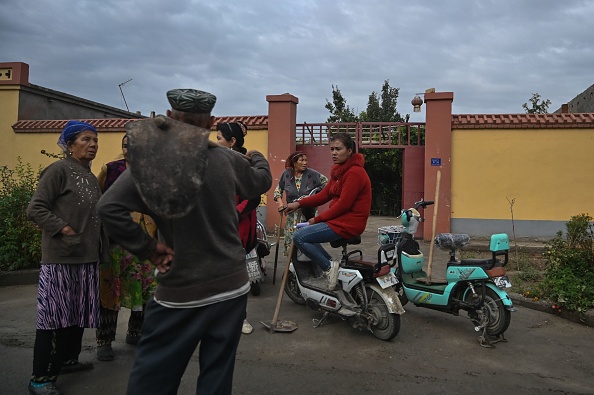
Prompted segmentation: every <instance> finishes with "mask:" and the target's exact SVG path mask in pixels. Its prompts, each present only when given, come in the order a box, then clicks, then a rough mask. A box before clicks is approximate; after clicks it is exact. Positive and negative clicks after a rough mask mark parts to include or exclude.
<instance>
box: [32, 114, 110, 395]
mask: <svg viewBox="0 0 594 395" xmlns="http://www.w3.org/2000/svg"><path fill="white" fill-rule="evenodd" d="M58 145H59V146H60V147H61V148H62V150H63V151H64V154H65V156H66V157H65V158H64V159H62V160H59V161H57V162H54V163H52V164H51V165H49V166H48V167H46V168H45V169H44V170H43V171H42V173H41V176H40V178H39V184H38V185H37V189H36V191H35V193H34V194H33V198H32V199H31V202H30V203H29V206H28V207H27V216H28V217H29V219H31V220H33V221H34V222H35V223H36V224H37V225H39V227H40V228H41V229H42V230H43V232H42V236H41V267H40V269H39V287H38V294H37V324H36V329H37V330H36V333H35V346H34V349H33V374H32V376H31V381H30V382H29V392H30V393H32V394H44V395H55V394H60V393H61V392H60V390H59V389H58V388H57V386H56V385H55V382H56V380H57V378H58V374H59V373H70V372H76V371H81V370H87V369H91V368H92V367H93V365H92V364H91V363H90V362H79V361H78V356H79V354H80V352H81V341H82V336H83V331H84V328H96V327H97V325H98V323H99V260H100V249H101V246H102V240H101V239H102V237H101V223H100V221H99V216H98V215H97V212H96V211H95V205H96V204H97V202H98V201H99V197H100V196H101V190H100V188H99V183H98V182H97V178H96V177H95V176H94V175H93V173H91V168H90V163H91V161H92V160H93V159H94V158H95V155H96V154H97V150H98V148H99V144H98V138H97V130H96V129H95V128H94V127H93V126H92V125H90V124H88V123H85V122H80V121H74V120H73V121H69V122H68V123H67V124H66V126H65V127H64V130H63V131H62V133H61V135H60V138H59V140H58ZM106 241H107V239H104V240H103V242H106ZM104 246H105V247H106V246H107V244H104ZM105 252H106V251H105Z"/></svg>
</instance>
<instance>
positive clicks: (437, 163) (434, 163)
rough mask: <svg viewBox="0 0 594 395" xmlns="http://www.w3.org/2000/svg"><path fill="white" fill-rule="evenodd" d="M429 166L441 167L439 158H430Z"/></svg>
mask: <svg viewBox="0 0 594 395" xmlns="http://www.w3.org/2000/svg"><path fill="white" fill-rule="evenodd" d="M431 166H441V158H431Z"/></svg>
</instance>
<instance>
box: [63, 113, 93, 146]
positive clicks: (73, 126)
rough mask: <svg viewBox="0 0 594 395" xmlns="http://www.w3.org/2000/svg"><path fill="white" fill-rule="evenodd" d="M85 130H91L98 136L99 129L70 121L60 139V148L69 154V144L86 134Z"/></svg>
mask: <svg viewBox="0 0 594 395" xmlns="http://www.w3.org/2000/svg"><path fill="white" fill-rule="evenodd" d="M85 130H90V131H91V132H94V133H95V134H97V129H95V127H94V126H93V125H91V124H89V123H86V122H81V121H76V120H72V121H68V123H66V126H64V129H63V130H62V134H60V138H59V139H58V147H60V148H62V151H64V152H68V143H69V142H70V141H72V140H74V139H75V138H76V135H77V134H79V133H80V132H84V131H85Z"/></svg>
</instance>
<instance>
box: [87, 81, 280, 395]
mask: <svg viewBox="0 0 594 395" xmlns="http://www.w3.org/2000/svg"><path fill="white" fill-rule="evenodd" d="M167 98H168V100H169V103H170V104H171V110H168V111H167V116H168V117H169V118H172V119H174V120H177V121H182V122H184V123H187V124H191V125H194V126H198V127H201V128H205V129H208V130H210V128H211V126H212V124H213V121H214V117H212V116H211V115H210V112H211V110H212V108H213V107H214V104H215V101H216V97H215V96H214V95H212V94H210V93H207V92H202V91H197V90H193V89H174V90H171V91H169V92H167ZM196 130H197V133H198V131H199V130H200V129H196ZM204 132H206V135H208V131H204ZM170 135H171V133H170V134H167V136H170ZM169 138H170V137H169ZM133 148H134V139H133V136H131V137H130V141H129V149H130V150H132V149H133ZM141 148H142V147H137V149H138V150H140V149H141ZM180 149H184V147H180ZM186 149H187V148H186ZM202 154H203V155H206V157H207V158H206V159H207V167H206V171H205V173H204V176H203V177H204V179H203V183H202V186H201V187H200V189H199V191H198V193H197V196H196V204H195V205H194V207H193V208H192V209H191V210H189V212H188V213H187V214H185V215H184V216H182V217H180V218H173V219H172V218H167V216H164V215H161V214H159V213H158V212H157V211H159V210H158V208H155V207H154V206H153V207H152V208H151V207H149V205H147V203H146V201H145V200H144V199H143V196H144V195H143V194H142V189H140V190H139V188H138V187H137V185H138V183H142V182H143V180H139V179H135V178H134V177H135V175H134V172H133V171H126V172H124V173H123V174H122V175H121V176H120V177H119V178H118V180H117V181H116V182H115V183H114V184H113V185H112V186H111V188H110V189H109V190H108V191H107V192H106V193H105V194H104V195H103V197H102V198H101V200H100V201H99V203H98V211H99V215H100V217H101V219H102V221H103V224H104V226H105V227H106V229H107V232H108V234H109V236H110V237H111V238H113V239H114V240H115V241H116V242H117V243H119V244H120V245H121V246H122V247H124V248H125V249H126V250H128V251H130V252H132V253H134V254H136V255H137V256H138V257H139V258H140V259H145V258H148V259H150V260H151V262H152V263H153V264H154V265H155V266H157V268H158V270H159V272H160V273H159V274H158V278H157V289H156V291H155V294H154V297H153V298H151V299H150V300H149V301H148V303H147V306H146V312H145V319H144V324H143V328H142V337H141V338H140V341H139V343H138V349H137V353H136V358H135V361H134V366H133V367H132V371H131V373H130V379H129V382H128V390H127V393H128V394H176V393H177V389H178V387H179V384H180V380H181V377H182V375H183V374H184V371H185V369H186V367H187V364H188V362H189V360H190V358H191V356H192V354H193V353H194V351H195V349H196V347H198V345H199V360H200V374H199V377H198V379H197V384H196V393H200V394H231V391H232V386H233V370H234V366H235V354H236V351H237V346H238V344H239V340H240V338H241V328H242V324H243V320H244V318H245V316H246V305H247V294H248V292H249V289H250V282H249V277H248V273H247V269H246V265H245V251H244V249H243V245H242V243H241V240H240V238H239V233H238V231H237V226H238V216H237V212H236V210H235V196H236V195H239V196H240V197H242V198H245V199H250V198H254V197H256V196H259V195H261V194H262V193H264V192H266V191H267V190H268V189H269V188H270V186H271V183H272V175H271V173H270V167H269V165H268V162H267V161H266V159H265V158H264V156H263V155H262V154H261V153H259V152H257V151H249V152H248V153H247V154H246V156H247V157H248V158H249V161H248V160H246V157H244V156H243V155H241V154H239V153H237V152H234V151H232V150H229V149H225V148H224V147H209V148H207V149H205V150H204V152H203V153H197V154H196V155H202ZM132 159H133V158H131V163H130V166H131V169H132V170H133V169H134V163H133V161H132ZM177 159H178V158H176V157H171V158H168V159H167V160H170V161H172V163H174V162H175V161H176V160H177ZM144 181H146V180H144ZM154 185H158V183H154ZM130 211H138V212H142V213H145V214H148V215H150V216H151V217H152V218H153V219H154V220H155V222H156V223H157V227H158V229H159V234H160V239H159V240H158V241H157V240H155V239H153V238H151V237H149V236H148V235H147V234H146V233H145V232H143V231H142V230H141V228H140V227H139V226H138V224H136V223H135V222H134V221H132V218H131V217H130V214H129V213H130Z"/></svg>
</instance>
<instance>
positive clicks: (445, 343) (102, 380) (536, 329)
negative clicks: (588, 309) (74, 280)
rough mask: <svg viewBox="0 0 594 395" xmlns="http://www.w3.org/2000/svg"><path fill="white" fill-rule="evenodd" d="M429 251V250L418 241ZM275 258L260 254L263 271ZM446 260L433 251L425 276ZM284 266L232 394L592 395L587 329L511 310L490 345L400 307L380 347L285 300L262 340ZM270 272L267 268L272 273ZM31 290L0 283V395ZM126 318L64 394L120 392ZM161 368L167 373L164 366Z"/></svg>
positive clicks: (13, 377) (22, 358)
mask: <svg viewBox="0 0 594 395" xmlns="http://www.w3.org/2000/svg"><path fill="white" fill-rule="evenodd" d="M394 221H395V219H394V218H388V217H373V218H372V219H371V221H370V223H369V224H368V229H367V231H366V233H365V237H364V243H363V245H362V249H363V250H364V251H365V252H368V253H373V252H375V250H376V248H377V228H378V227H380V226H387V225H395V223H394ZM422 249H423V250H424V252H425V253H426V254H428V249H429V246H428V245H427V244H423V245H422ZM273 259H274V256H273V255H272V254H271V256H269V257H268V262H269V265H270V266H271V265H272V262H273ZM446 260H447V254H446V253H445V252H443V251H439V250H436V251H435V259H434V269H433V271H434V273H438V272H439V271H440V268H441V270H443V268H444V266H445V264H444V263H445V262H446ZM285 263H286V260H285V259H284V258H281V259H280V262H279V271H278V273H277V276H278V277H277V281H276V285H272V281H271V279H270V278H268V279H267V280H266V281H265V283H264V284H263V285H262V294H261V295H259V296H257V297H254V296H251V295H250V298H249V302H248V318H249V319H250V321H251V322H252V323H253V324H254V333H252V334H251V335H248V336H243V339H242V341H241V343H240V346H239V350H238V355H237V364H236V373H235V380H234V387H235V390H234V393H236V394H262V393H263V394H278V393H283V394H310V393H311V394H314V393H328V394H339V393H343V394H351V393H393V394H397V393H426V394H449V393H460V394H465V393H476V392H481V393H483V394H496V393H505V392H507V393H512V394H515V393H518V394H520V393H530V394H549V393H562V394H588V393H589V394H592V393H594V378H593V376H592V371H593V370H594V341H593V339H594V329H593V328H590V327H588V326H585V325H582V324H577V323H574V322H571V321H568V320H565V319H562V318H560V317H556V316H554V315H551V314H545V313H543V312H541V311H538V310H534V309H532V308H530V309H528V308H525V307H524V306H519V307H518V311H517V312H515V313H513V315H512V323H511V325H510V329H509V330H508V332H507V338H508V339H509V342H508V343H500V344H498V345H497V347H496V348H495V349H485V348H482V347H480V346H479V345H478V341H477V334H476V333H475V332H474V330H473V328H472V324H471V323H470V322H469V321H468V320H467V319H464V318H463V317H453V316H449V315H446V314H443V313H439V312H434V311H431V310H427V309H420V308H416V307H414V306H410V305H407V306H406V307H405V309H406V313H405V314H404V315H403V316H402V327H401V331H400V333H399V335H398V336H397V337H396V339H394V341H392V342H382V341H379V340H377V339H375V338H374V337H373V336H372V335H371V334H369V333H367V332H359V331H357V330H354V329H352V328H350V327H349V326H348V325H347V324H346V323H345V322H343V321H341V320H340V319H338V318H337V317H332V318H331V319H329V320H328V322H327V323H326V324H325V325H324V326H322V327H320V328H313V325H312V319H313V318H319V316H320V315H319V314H318V313H317V312H314V311H311V310H309V309H307V308H304V307H302V306H297V305H295V304H293V303H292V302H291V301H290V300H289V299H288V298H286V297H285V298H284V300H283V304H282V308H281V312H280V316H279V318H280V319H289V320H292V321H295V322H296V323H297V324H298V326H299V329H298V330H297V331H295V332H293V333H288V334H283V333H277V334H270V333H269V332H268V331H267V330H265V329H264V327H262V326H261V325H259V324H258V323H259V321H266V320H271V319H272V315H273V313H274V306H275V303H276V300H277V296H278V290H279V285H280V273H281V272H282V270H283V269H284V267H285ZM271 272H272V270H269V273H271ZM35 295H36V286H35V285H13V286H5V287H0V322H1V324H0V355H1V356H2V358H0V394H25V393H26V390H25V389H26V384H27V380H28V376H29V375H30V369H31V361H32V355H33V351H32V348H33V340H34V335H35V331H34V326H35ZM128 316H129V312H128V311H127V310H123V311H122V313H121V316H120V322H119V325H118V336H117V340H116V342H115V343H114V349H115V351H116V355H117V358H116V360H115V361H113V362H98V361H95V362H96V363H95V369H94V370H92V371H89V372H84V373H79V374H73V375H65V376H62V377H60V379H59V385H60V386H61V388H63V390H64V391H65V392H66V393H67V394H84V395H96V394H97V395H99V394H101V395H103V394H105V393H113V394H121V393H124V392H125V388H126V384H127V378H128V373H129V370H130V367H131V366H132V363H133V359H134V347H133V346H129V345H127V344H125V343H124V341H123V339H124V336H125V325H126V320H127V318H128ZM83 348H84V349H83V353H82V355H81V359H82V360H94V332H93V331H92V330H87V331H86V332H85V337H84V340H83ZM164 368H166V367H164ZM198 369H199V366H198V362H197V358H196V356H194V357H193V358H192V361H191V363H190V365H189V367H188V370H187V371H186V374H185V375H184V378H183V380H182V384H181V386H180V392H179V393H180V394H191V393H193V388H194V382H195V378H196V376H197V372H198Z"/></svg>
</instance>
